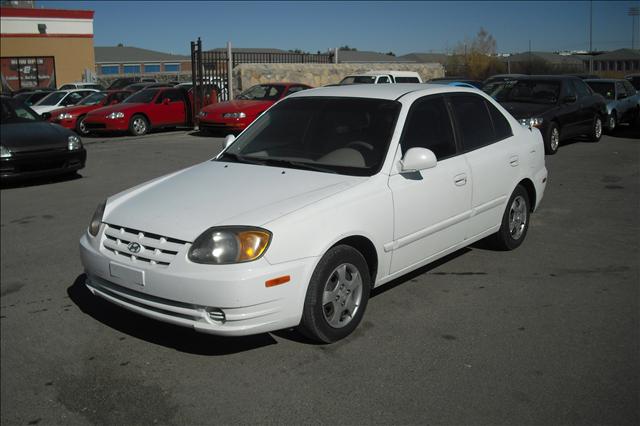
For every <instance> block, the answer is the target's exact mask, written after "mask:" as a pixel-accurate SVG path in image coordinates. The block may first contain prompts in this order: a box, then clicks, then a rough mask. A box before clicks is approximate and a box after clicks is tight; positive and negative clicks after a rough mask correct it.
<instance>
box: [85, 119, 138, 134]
mask: <svg viewBox="0 0 640 426" xmlns="http://www.w3.org/2000/svg"><path fill="white" fill-rule="evenodd" d="M84 125H85V127H86V129H87V130H88V131H90V132H125V131H127V130H129V119H128V118H127V117H124V118H116V119H115V120H111V119H108V118H104V119H103V118H92V117H87V118H85V120H84Z"/></svg>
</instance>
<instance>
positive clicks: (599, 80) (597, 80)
mask: <svg viewBox="0 0 640 426" xmlns="http://www.w3.org/2000/svg"><path fill="white" fill-rule="evenodd" d="M584 81H585V82H587V83H591V82H593V83H616V82H618V83H621V82H623V81H627V80H626V79H624V78H588V79H585V80H584Z"/></svg>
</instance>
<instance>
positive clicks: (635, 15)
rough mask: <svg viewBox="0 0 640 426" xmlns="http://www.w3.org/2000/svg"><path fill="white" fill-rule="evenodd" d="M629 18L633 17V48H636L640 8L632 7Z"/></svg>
mask: <svg viewBox="0 0 640 426" xmlns="http://www.w3.org/2000/svg"><path fill="white" fill-rule="evenodd" d="M628 15H629V16H631V48H632V49H635V48H636V19H637V18H638V16H639V15H640V7H630V8H629V13H628Z"/></svg>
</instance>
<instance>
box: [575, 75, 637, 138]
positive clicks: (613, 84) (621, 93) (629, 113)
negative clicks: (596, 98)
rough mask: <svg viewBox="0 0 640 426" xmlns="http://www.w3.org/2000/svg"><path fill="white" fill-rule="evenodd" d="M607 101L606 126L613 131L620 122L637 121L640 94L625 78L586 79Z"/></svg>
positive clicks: (592, 88)
mask: <svg viewBox="0 0 640 426" xmlns="http://www.w3.org/2000/svg"><path fill="white" fill-rule="evenodd" d="M585 83H587V84H588V85H589V87H591V90H593V91H594V92H596V93H599V94H600V95H602V97H604V99H605V101H606V103H607V117H606V119H605V123H606V124H605V126H606V128H607V130H608V131H609V132H613V131H614V130H615V129H616V127H618V124H620V123H630V124H632V123H635V121H636V119H637V118H638V114H639V113H640V94H639V93H638V92H637V91H636V89H635V87H633V86H632V85H631V83H630V82H629V81H628V80H625V79H603V78H601V79H597V80H585Z"/></svg>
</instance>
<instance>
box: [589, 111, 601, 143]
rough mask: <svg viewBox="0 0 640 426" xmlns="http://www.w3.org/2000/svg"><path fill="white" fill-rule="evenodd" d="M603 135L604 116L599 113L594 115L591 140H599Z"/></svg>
mask: <svg viewBox="0 0 640 426" xmlns="http://www.w3.org/2000/svg"><path fill="white" fill-rule="evenodd" d="M601 137H602V118H600V116H599V115H598V114H596V116H595V117H593V125H592V127H591V133H590V134H589V140H591V141H592V142H599V141H600V138H601Z"/></svg>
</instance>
